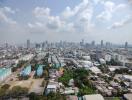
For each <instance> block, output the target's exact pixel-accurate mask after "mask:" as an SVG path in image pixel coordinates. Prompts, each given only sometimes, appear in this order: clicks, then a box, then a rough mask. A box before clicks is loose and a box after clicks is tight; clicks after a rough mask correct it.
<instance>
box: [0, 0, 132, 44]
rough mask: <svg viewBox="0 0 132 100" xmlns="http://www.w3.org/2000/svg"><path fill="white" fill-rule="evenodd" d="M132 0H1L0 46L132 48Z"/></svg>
mask: <svg viewBox="0 0 132 100" xmlns="http://www.w3.org/2000/svg"><path fill="white" fill-rule="evenodd" d="M131 26H132V0H0V43H5V42H7V43H11V44H12V43H13V44H15V43H24V42H26V40H27V39H30V41H32V42H43V41H46V40H48V41H50V42H57V41H60V40H63V41H69V42H79V41H81V40H82V39H84V41H85V42H91V41H93V40H95V41H96V42H100V41H101V40H104V41H105V42H107V41H108V42H113V43H119V44H120V43H125V42H126V41H127V42H128V43H130V44H132V27H131Z"/></svg>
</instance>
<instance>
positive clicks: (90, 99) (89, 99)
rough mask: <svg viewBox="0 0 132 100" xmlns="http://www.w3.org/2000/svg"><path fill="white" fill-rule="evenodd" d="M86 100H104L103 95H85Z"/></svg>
mask: <svg viewBox="0 0 132 100" xmlns="http://www.w3.org/2000/svg"><path fill="white" fill-rule="evenodd" d="M83 99H84V100H104V98H103V96H102V95H101V94H92V95H84V96H83Z"/></svg>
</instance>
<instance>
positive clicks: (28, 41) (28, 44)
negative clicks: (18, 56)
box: [27, 40, 30, 49]
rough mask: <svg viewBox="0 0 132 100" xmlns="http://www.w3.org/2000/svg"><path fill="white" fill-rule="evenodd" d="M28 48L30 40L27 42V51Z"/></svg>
mask: <svg viewBox="0 0 132 100" xmlns="http://www.w3.org/2000/svg"><path fill="white" fill-rule="evenodd" d="M29 48H30V40H27V49H29Z"/></svg>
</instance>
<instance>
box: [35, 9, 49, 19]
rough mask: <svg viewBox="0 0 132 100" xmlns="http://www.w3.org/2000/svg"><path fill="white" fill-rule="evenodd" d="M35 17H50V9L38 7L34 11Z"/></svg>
mask: <svg viewBox="0 0 132 100" xmlns="http://www.w3.org/2000/svg"><path fill="white" fill-rule="evenodd" d="M33 13H34V15H35V17H37V18H41V17H45V16H49V15H50V9H49V8H43V7H36V8H35V9H34V11H33Z"/></svg>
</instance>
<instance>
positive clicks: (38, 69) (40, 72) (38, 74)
mask: <svg viewBox="0 0 132 100" xmlns="http://www.w3.org/2000/svg"><path fill="white" fill-rule="evenodd" d="M36 73H37V76H41V75H42V74H43V65H39V67H38V68H37V72H36Z"/></svg>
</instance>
